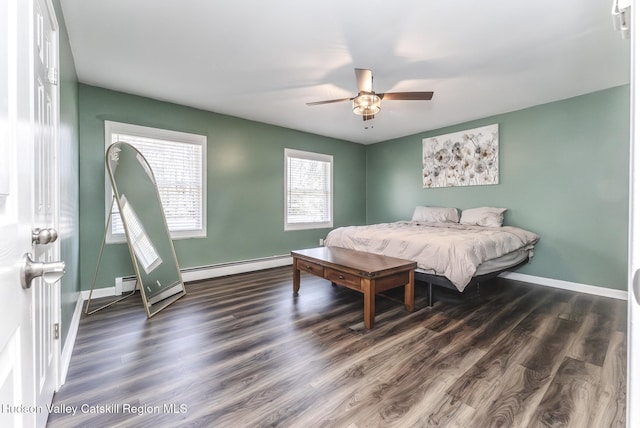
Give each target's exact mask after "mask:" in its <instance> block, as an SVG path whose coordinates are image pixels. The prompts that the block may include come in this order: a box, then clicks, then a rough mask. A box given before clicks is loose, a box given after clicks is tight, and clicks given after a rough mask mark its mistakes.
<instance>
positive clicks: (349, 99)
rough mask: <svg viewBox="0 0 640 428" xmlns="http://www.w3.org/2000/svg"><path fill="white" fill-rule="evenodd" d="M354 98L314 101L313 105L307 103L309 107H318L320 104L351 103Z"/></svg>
mask: <svg viewBox="0 0 640 428" xmlns="http://www.w3.org/2000/svg"><path fill="white" fill-rule="evenodd" d="M352 99H353V98H340V99H337V100H326V101H314V102H311V103H307V105H308V106H317V105H320V104H331V103H340V102H342V101H351V100H352Z"/></svg>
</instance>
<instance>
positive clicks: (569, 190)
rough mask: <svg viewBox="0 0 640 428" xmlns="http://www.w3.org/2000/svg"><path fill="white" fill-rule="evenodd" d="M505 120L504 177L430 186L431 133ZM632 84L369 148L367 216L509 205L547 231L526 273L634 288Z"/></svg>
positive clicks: (512, 218)
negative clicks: (424, 175) (426, 174)
mask: <svg viewBox="0 0 640 428" xmlns="http://www.w3.org/2000/svg"><path fill="white" fill-rule="evenodd" d="M493 123H498V124H499V126H500V184H498V185H492V186H473V187H455V188H454V187H451V188H438V189H423V188H422V181H421V172H422V171H421V170H422V139H423V138H425V137H431V136H436V135H441V134H445V133H449V132H455V131H461V130H465V129H470V128H475V127H479V126H484V125H489V124H493ZM628 153H629V86H621V87H617V88H613V89H609V90H604V91H600V92H595V93H592V94H587V95H583V96H579V97H576V98H571V99H567V100H563V101H559V102H554V103H550V104H544V105H539V106H536V107H532V108H528V109H524V110H520V111H516V112H512V113H507V114H502V115H498V116H493V117H489V118H485V119H481V120H476V121H472V122H467V123H463V124H459V125H456V126H451V127H447V128H442V129H437V130H433V131H428V132H424V133H420V134H416V135H412V136H408V137H404V138H399V139H395V140H391V141H386V142H383V143H379V144H375V145H371V146H368V147H367V154H366V156H367V198H366V204H367V208H366V213H367V223H378V222H386V221H396V220H407V219H410V218H411V215H412V213H413V209H414V207H415V206H416V205H431V206H447V207H457V208H460V209H463V208H472V207H478V206H499V207H506V208H508V212H507V214H506V217H505V223H506V224H509V225H513V226H519V227H522V228H525V229H528V230H531V231H532V232H535V233H537V234H538V235H540V242H539V244H538V245H537V247H536V251H535V256H534V259H533V262H532V263H531V264H529V265H527V266H525V267H523V268H522V269H520V270H519V272H521V273H525V274H529V275H534V276H540V277H545V278H553V279H558V280H564V281H570V282H577V283H581V284H588V285H595V286H600V287H607V288H613V289H620V290H626V288H627V287H626V283H627V268H626V266H627V237H628V233H627V230H628V226H627V225H628V208H629V206H628V205H629V204H628V179H629V178H628V177H629V175H628V171H629V167H628V164H629V156H628Z"/></svg>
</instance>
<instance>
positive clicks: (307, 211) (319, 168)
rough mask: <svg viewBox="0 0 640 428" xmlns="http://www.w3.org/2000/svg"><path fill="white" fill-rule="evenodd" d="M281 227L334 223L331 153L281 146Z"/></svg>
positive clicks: (317, 225)
mask: <svg viewBox="0 0 640 428" xmlns="http://www.w3.org/2000/svg"><path fill="white" fill-rule="evenodd" d="M284 176H285V178H284V185H285V202H284V203H285V212H284V229H285V230H301V229H319V228H325V227H333V156H330V155H323V154H319V153H311V152H303V151H300V150H291V149H285V150H284Z"/></svg>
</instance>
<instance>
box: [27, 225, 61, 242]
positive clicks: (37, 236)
mask: <svg viewBox="0 0 640 428" xmlns="http://www.w3.org/2000/svg"><path fill="white" fill-rule="evenodd" d="M56 239H58V231H57V230H55V229H54V228H52V227H50V228H48V229H40V228H39V227H36V228H35V229H33V230H32V231H31V241H32V242H33V243H34V244H40V245H44V244H50V243H52V242H54V241H55V240H56Z"/></svg>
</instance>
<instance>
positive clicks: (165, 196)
mask: <svg viewBox="0 0 640 428" xmlns="http://www.w3.org/2000/svg"><path fill="white" fill-rule="evenodd" d="M117 141H123V142H126V143H129V144H131V145H132V146H134V147H135V148H137V149H138V150H140V152H141V153H142V154H143V155H144V157H145V158H146V159H147V162H149V165H151V169H153V173H154V176H155V178H156V184H157V186H158V193H159V194H160V200H161V201H162V207H163V209H164V214H165V217H166V219H167V225H168V226H169V231H170V233H171V238H173V239H180V238H199V237H205V236H206V234H207V226H206V218H207V215H206V206H207V202H206V194H207V193H206V170H207V169H206V164H205V162H206V158H207V156H206V153H207V137H205V136H204V135H196V134H187V133H184V132H176V131H168V130H164V129H156V128H148V127H145V126H138V125H130V124H126V123H118V122H111V121H105V152H106V149H107V148H108V147H109V146H110V145H111V144H112V143H115V142H117ZM105 182H106V184H105V188H106V192H105V196H106V210H107V216H108V215H109V211H108V210H109V208H110V207H111V201H112V198H113V192H112V190H111V183H110V181H109V177H108V176H106V174H105ZM112 209H113V211H112V218H111V227H110V228H109V230H108V233H107V242H110V243H111V242H125V235H124V229H123V226H122V220H121V218H120V213H119V212H118V204H116V203H114V204H113V208H112Z"/></svg>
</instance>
